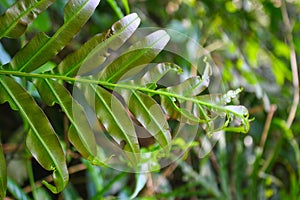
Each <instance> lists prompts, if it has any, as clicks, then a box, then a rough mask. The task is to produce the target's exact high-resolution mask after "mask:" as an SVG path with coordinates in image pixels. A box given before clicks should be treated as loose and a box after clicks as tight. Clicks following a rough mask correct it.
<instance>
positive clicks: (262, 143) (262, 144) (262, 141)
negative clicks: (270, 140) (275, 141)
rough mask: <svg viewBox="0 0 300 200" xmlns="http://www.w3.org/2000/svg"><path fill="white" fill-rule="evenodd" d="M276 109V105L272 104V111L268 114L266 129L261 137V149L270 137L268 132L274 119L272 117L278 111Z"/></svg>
mask: <svg viewBox="0 0 300 200" xmlns="http://www.w3.org/2000/svg"><path fill="white" fill-rule="evenodd" d="M276 109H277V107H276V105H274V104H272V105H271V106H270V111H269V113H268V116H267V119H266V122H265V126H264V130H263V132H262V135H261V139H260V144H259V147H260V148H261V149H263V148H264V146H265V143H266V140H267V137H268V133H269V129H270V125H271V121H272V118H273V115H274V112H275V111H276Z"/></svg>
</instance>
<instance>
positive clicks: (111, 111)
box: [91, 85, 140, 156]
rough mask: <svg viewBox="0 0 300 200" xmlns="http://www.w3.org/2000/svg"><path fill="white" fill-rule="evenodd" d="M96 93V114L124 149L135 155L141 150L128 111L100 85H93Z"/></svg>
mask: <svg viewBox="0 0 300 200" xmlns="http://www.w3.org/2000/svg"><path fill="white" fill-rule="evenodd" d="M91 87H92V89H93V91H94V92H95V94H96V102H95V103H96V114H97V117H98V118H99V120H100V121H101V123H102V124H103V125H104V127H105V128H106V130H107V132H108V133H109V134H110V135H111V136H112V137H113V138H114V140H115V141H116V142H117V143H118V144H119V145H122V143H125V145H124V147H123V149H124V150H125V151H128V152H130V153H133V154H134V156H137V155H136V154H137V153H139V152H140V148H139V143H138V139H137V136H136V133H135V129H134V126H133V123H132V120H131V119H130V117H129V115H128V113H127V112H126V110H125V109H124V107H123V106H122V104H121V103H120V102H119V100H118V99H117V98H116V97H115V96H113V95H112V94H111V93H109V92H108V91H106V90H105V89H103V88H102V87H100V86H93V85H92V86H91Z"/></svg>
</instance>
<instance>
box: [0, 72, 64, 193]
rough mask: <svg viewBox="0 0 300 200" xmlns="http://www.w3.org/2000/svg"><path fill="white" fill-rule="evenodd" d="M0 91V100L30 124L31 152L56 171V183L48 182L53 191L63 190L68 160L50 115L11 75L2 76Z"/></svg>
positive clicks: (29, 146)
mask: <svg viewBox="0 0 300 200" xmlns="http://www.w3.org/2000/svg"><path fill="white" fill-rule="evenodd" d="M0 91H1V92H0V94H1V95H0V102H5V101H8V103H9V104H10V105H11V107H12V108H13V109H16V110H19V112H20V113H21V115H22V117H23V118H24V119H25V120H26V121H27V123H28V125H29V126H30V131H29V132H28V135H27V139H26V144H27V147H28V149H29V150H30V152H31V154H32V155H33V156H34V157H35V159H36V160H37V161H38V162H39V163H40V164H41V166H43V167H44V168H45V169H47V170H52V171H53V180H54V185H55V186H52V185H50V184H48V183H46V182H45V185H46V186H47V187H48V188H49V189H50V190H51V191H52V192H54V193H58V192H60V191H62V190H63V188H64V187H65V186H66V184H67V182H68V179H69V178H68V171H67V166H66V160H65V156H64V152H63V150H62V147H61V145H60V143H59V141H58V138H57V136H56V134H55V132H54V130H53V128H52V126H51V124H50V122H49V121H48V119H47V117H46V116H45V114H44V113H43V111H42V110H41V109H40V107H39V106H38V105H37V104H36V103H35V101H34V100H33V98H32V97H31V96H30V95H29V94H28V93H27V92H26V90H25V89H24V88H22V87H21V86H20V85H19V84H18V83H17V82H15V81H14V80H13V79H12V78H9V77H7V76H2V75H1V76H0Z"/></svg>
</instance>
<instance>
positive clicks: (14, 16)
mask: <svg viewBox="0 0 300 200" xmlns="http://www.w3.org/2000/svg"><path fill="white" fill-rule="evenodd" d="M54 1H55V0H40V1H36V0H18V1H16V3H15V4H14V5H12V6H11V7H10V8H8V9H7V10H6V12H5V13H4V14H3V15H1V16H0V38H2V37H12V38H16V37H19V36H21V35H22V34H23V33H24V32H25V31H26V29H27V27H28V25H29V24H30V23H31V22H32V21H33V20H34V19H35V18H36V17H37V16H38V15H39V14H40V13H41V12H43V11H44V10H45V9H47V8H48V7H49V6H50V5H51V4H52V3H53V2H54Z"/></svg>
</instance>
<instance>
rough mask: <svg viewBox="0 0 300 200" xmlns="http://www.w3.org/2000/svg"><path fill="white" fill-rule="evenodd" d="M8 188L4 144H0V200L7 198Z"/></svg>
mask: <svg viewBox="0 0 300 200" xmlns="http://www.w3.org/2000/svg"><path fill="white" fill-rule="evenodd" d="M6 188H7V174H6V162H5V157H4V153H3V149H2V144H1V143H0V199H4V197H5V196H6Z"/></svg>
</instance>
